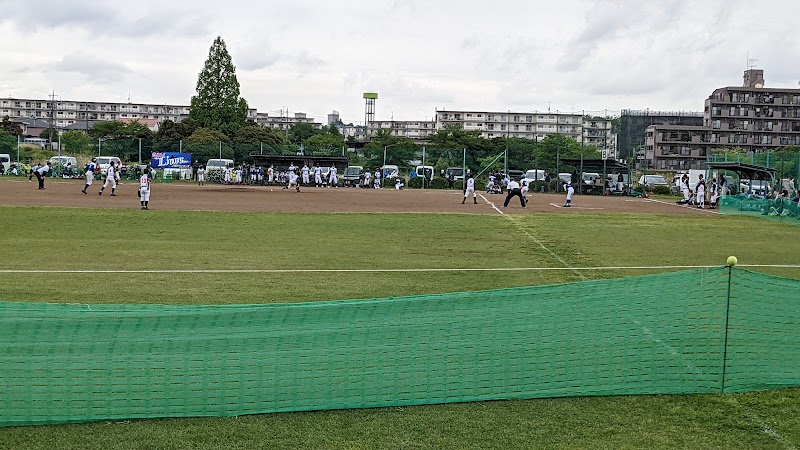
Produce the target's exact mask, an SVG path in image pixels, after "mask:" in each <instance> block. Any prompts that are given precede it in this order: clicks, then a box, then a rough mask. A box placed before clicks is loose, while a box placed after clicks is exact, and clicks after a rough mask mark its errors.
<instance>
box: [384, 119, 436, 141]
mask: <svg viewBox="0 0 800 450" xmlns="http://www.w3.org/2000/svg"><path fill="white" fill-rule="evenodd" d="M378 130H391V132H392V135H393V136H402V137H406V138H409V139H413V140H416V141H427V140H428V138H429V137H430V136H431V135H432V134H434V133H436V122H434V121H432V120H427V121H426V120H374V121H372V122H370V123H369V134H370V136H373V135H375V134H376V133H377V132H378Z"/></svg>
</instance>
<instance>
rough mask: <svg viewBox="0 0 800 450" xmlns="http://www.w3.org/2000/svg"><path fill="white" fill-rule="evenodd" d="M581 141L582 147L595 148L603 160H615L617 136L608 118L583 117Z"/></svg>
mask: <svg viewBox="0 0 800 450" xmlns="http://www.w3.org/2000/svg"><path fill="white" fill-rule="evenodd" d="M581 140H582V142H583V143H584V145H594V146H595V147H597V148H598V149H599V150H600V151H601V152H602V154H603V157H604V158H614V159H616V158H617V135H616V134H615V133H614V124H613V122H612V120H611V119H609V118H608V117H599V116H584V118H583V135H582V136H581Z"/></svg>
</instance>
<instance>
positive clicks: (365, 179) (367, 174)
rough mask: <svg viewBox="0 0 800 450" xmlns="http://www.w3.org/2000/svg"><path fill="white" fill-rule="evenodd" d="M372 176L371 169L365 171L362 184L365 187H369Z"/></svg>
mask: <svg viewBox="0 0 800 450" xmlns="http://www.w3.org/2000/svg"><path fill="white" fill-rule="evenodd" d="M371 176H372V173H371V172H370V171H369V169H367V170H366V171H365V172H364V184H363V185H362V187H365V188H367V189H369V179H370V177H371Z"/></svg>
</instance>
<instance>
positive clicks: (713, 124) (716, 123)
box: [711, 120, 722, 130]
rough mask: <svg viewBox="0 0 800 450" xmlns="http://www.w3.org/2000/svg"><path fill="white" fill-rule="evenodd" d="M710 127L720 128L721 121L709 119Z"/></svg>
mask: <svg viewBox="0 0 800 450" xmlns="http://www.w3.org/2000/svg"><path fill="white" fill-rule="evenodd" d="M711 128H713V129H715V130H719V129H720V128H722V121H721V120H713V121H711Z"/></svg>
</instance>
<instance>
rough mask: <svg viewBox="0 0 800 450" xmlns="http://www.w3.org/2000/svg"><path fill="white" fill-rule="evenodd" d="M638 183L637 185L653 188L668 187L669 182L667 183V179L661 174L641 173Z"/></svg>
mask: <svg viewBox="0 0 800 450" xmlns="http://www.w3.org/2000/svg"><path fill="white" fill-rule="evenodd" d="M638 184H639V187H646V188H648V189H653V188H654V187H656V186H666V187H669V183H667V180H665V179H664V177H663V176H661V175H642V176H641V177H639V183H638Z"/></svg>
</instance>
